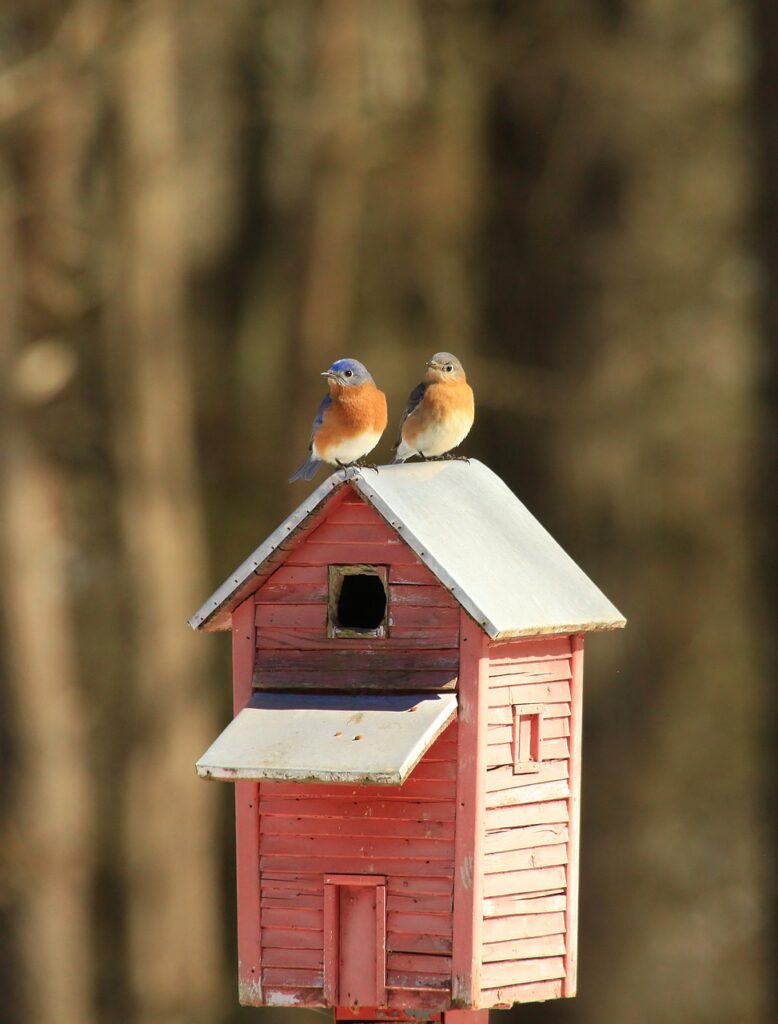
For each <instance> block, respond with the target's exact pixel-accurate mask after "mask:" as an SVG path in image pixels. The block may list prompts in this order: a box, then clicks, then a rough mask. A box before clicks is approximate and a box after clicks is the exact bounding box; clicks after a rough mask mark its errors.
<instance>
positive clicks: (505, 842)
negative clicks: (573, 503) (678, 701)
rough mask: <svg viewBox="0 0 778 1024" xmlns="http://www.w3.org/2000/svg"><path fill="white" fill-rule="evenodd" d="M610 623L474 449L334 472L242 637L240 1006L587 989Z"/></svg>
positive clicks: (446, 1014) (211, 755)
mask: <svg viewBox="0 0 778 1024" xmlns="http://www.w3.org/2000/svg"><path fill="white" fill-rule="evenodd" d="M624 621H625V620H624V619H623V617H622V616H621V615H620V613H619V612H618V611H617V610H616V609H615V608H614V607H613V605H612V604H611V603H610V602H609V601H608V600H607V598H605V597H604V595H603V594H602V593H601V592H600V591H599V590H598V589H597V588H596V587H595V586H594V584H593V583H592V582H591V581H590V580H589V579H588V578H587V577H586V576H585V575H584V573H583V572H582V571H581V570H580V569H579V568H578V566H577V565H576V564H575V563H574V562H573V561H572V560H571V559H570V558H569V557H568V555H566V554H565V552H564V551H563V550H562V548H560V546H559V545H558V544H557V543H556V542H555V541H554V540H553V539H552V537H551V536H550V535H549V534H548V533H547V532H546V530H544V529H543V527H542V526H541V525H540V523H538V521H537V520H536V519H534V518H533V516H532V515H531V514H530V513H529V512H528V511H527V509H526V508H525V507H524V505H522V503H521V502H520V501H519V500H518V499H517V498H516V497H515V496H514V495H513V494H512V493H511V491H510V490H509V489H508V488H507V487H506V485H505V484H504V483H502V481H501V480H500V479H499V478H498V477H497V476H495V474H494V473H492V472H491V471H490V470H489V469H487V468H486V467H485V466H484V465H482V464H481V463H479V462H476V461H472V462H470V463H464V462H454V461H452V462H427V463H417V464H412V465H398V466H382V467H380V470H379V471H378V472H375V471H373V470H370V469H356V468H350V469H345V470H340V471H339V472H337V473H335V474H334V475H333V476H331V477H330V478H329V479H328V480H327V481H325V482H324V483H323V484H322V485H321V486H320V487H319V488H318V489H317V490H316V491H314V492H313V493H312V494H311V495H310V497H308V498H307V499H306V500H305V501H304V502H303V503H302V505H300V507H299V508H298V509H297V510H296V511H295V512H293V513H292V514H291V515H290V516H289V518H288V519H287V520H286V521H285V522H283V523H282V524H281V525H280V526H279V527H278V529H276V530H275V532H274V533H272V534H271V535H270V537H268V539H267V540H266V541H265V542H264V543H263V544H261V545H260V547H258V548H257V550H256V551H255V552H254V553H253V554H251V555H250V556H249V557H248V559H247V560H246V561H245V562H244V563H243V564H242V565H241V566H240V567H239V568H238V569H237V570H236V571H235V572H234V573H232V575H231V576H230V577H229V579H228V580H227V581H226V582H225V583H224V584H223V585H222V586H221V587H220V588H219V589H218V590H217V591H216V592H215V594H214V595H213V596H212V597H211V598H209V599H208V601H206V603H205V604H204V605H203V607H202V608H201V609H200V611H198V612H197V613H196V614H195V615H194V616H193V618H192V619H191V620H190V624H191V625H192V626H193V628H195V629H203V630H206V631H211V630H230V631H231V632H232V642H233V668H234V680H233V685H234V707H235V717H234V719H233V720H232V722H231V723H230V724H229V725H228V726H227V728H226V729H225V730H224V732H223V733H222V734H221V735H220V736H219V737H218V738H217V739H216V740H215V742H214V743H213V745H212V746H211V747H210V749H209V750H208V751H207V752H206V753H205V754H204V755H203V756H202V758H201V759H200V760H199V761H198V762H197V771H198V773H199V774H200V775H201V776H202V777H203V778H208V779H224V780H228V781H231V782H234V783H235V788H236V808H237V810H236V816H237V858H238V872H237V879H238V881H237V884H238V933H239V938H238V945H239V961H240V963H239V977H240V999H241V1002H242V1003H247V1004H250V1005H254V1006H263V1005H265V1006H309V1007H325V1006H329V1007H334V1008H335V1017H336V1020H357V1019H358V1020H389V1019H391V1020H403V1019H413V1020H416V1021H418V1020H419V1019H420V1018H422V1019H428V1020H441V1019H442V1020H443V1021H444V1022H445V1021H446V1020H449V1022H451V1021H453V1020H454V1019H455V1018H459V1017H463V1013H462V1011H470V1012H469V1013H468V1019H467V1022H464V1020H463V1022H462V1024H480V1022H481V1020H482V1019H485V1012H486V1011H487V1010H488V1008H490V1007H509V1006H511V1005H513V1004H514V1003H523V1002H531V1001H537V1000H544V999H554V998H558V997H563V996H572V995H574V994H575V989H576V962H577V927H576V925H577V904H578V845H579V816H580V790H581V712H582V707H581V700H582V684H583V642H584V634H585V633H588V632H592V631H599V630H609V629H616V628H618V627H620V626H623V625H624Z"/></svg>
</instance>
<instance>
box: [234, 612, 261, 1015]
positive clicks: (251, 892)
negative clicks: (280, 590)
mask: <svg viewBox="0 0 778 1024" xmlns="http://www.w3.org/2000/svg"><path fill="white" fill-rule="evenodd" d="M255 647H256V637H255V626H254V602H253V600H252V599H251V598H250V597H249V598H247V599H246V600H245V601H244V602H243V603H242V604H241V605H239V606H238V607H237V608H236V609H235V611H234V613H233V616H232V679H233V709H234V713H235V714H238V712H240V711H242V710H243V708H244V707H245V706H246V704H247V703H248V702H249V700H250V699H251V680H252V674H253V668H254V651H255ZM258 803H259V784H258V783H256V782H238V783H236V784H235V848H236V858H237V864H236V876H237V896H238V978H239V986H240V990H241V991H242V992H243V991H248V992H252V993H253V994H254V996H255V997H256V998H259V999H261V987H260V984H261V967H262V963H261V943H260V928H261V909H260V899H259V895H260V894H259V857H258V853H259V817H258Z"/></svg>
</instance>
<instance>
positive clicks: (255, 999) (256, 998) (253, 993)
mask: <svg viewBox="0 0 778 1024" xmlns="http://www.w3.org/2000/svg"><path fill="white" fill-rule="evenodd" d="M238 1002H240V1003H241V1004H242V1005H243V1006H262V1004H263V1000H262V984H261V983H260V982H259V981H258V980H256V979H255V978H252V979H251V980H250V981H241V982H240V984H239V985H238Z"/></svg>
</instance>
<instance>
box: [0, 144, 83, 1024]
mask: <svg viewBox="0 0 778 1024" xmlns="http://www.w3.org/2000/svg"><path fill="white" fill-rule="evenodd" d="M40 141H41V143H43V144H44V148H45V143H46V142H53V141H54V140H53V139H51V138H50V137H49V138H46V137H45V136H44V137H43V138H41V139H40ZM53 148H54V149H55V150H56V146H54V147H53ZM60 169H62V168H60ZM64 176H65V178H66V171H65V175H64ZM49 184H54V186H55V188H56V186H61V185H63V184H64V185H65V187H66V184H67V182H66V181H64V182H63V180H62V179H59V180H57V179H56V177H55V176H54V175H52V176H51V178H50V179H49ZM38 195H39V198H40V199H41V201H42V202H45V195H41V194H40V193H39V194H38ZM24 219H25V218H24V213H23V202H22V199H21V196H20V194H19V191H18V190H17V187H16V182H15V180H14V177H13V175H12V174H11V173H10V170H9V168H8V166H7V165H5V164H4V165H2V166H0V382H1V383H0V389H1V391H0V439H1V445H0V510H1V511H0V551H1V552H2V561H3V567H4V571H3V591H2V606H3V620H4V622H3V626H4V631H3V632H4V636H5V638H6V643H5V644H4V661H5V666H6V669H7V672H8V678H9V680H10V681H11V694H10V699H9V700H8V702H7V703H8V705H9V711H10V723H11V729H9V733H10V732H11V731H12V740H11V743H12V749H13V751H14V752H15V754H16V757H15V758H14V760H13V761H12V762H11V763H10V764H6V768H8V769H11V771H10V772H9V773H6V774H5V776H4V784H7V780H8V777H9V774H10V778H11V779H12V780H13V782H14V784H15V785H14V788H13V791H12V795H11V796H10V797H9V798H8V802H9V805H10V806H9V807H8V811H7V813H9V814H10V815H12V816H13V817H12V820H13V822H14V826H13V828H4V835H5V838H6V842H7V843H8V845H9V846H10V849H6V850H5V851H4V852H5V856H4V857H3V860H4V861H5V866H6V868H7V869H8V870H7V872H6V873H5V874H6V885H7V887H8V888H7V890H6V893H5V899H6V900H7V901H8V902H9V903H11V904H12V905H13V906H14V909H15V916H16V919H17V921H18V937H17V941H18V951H17V953H16V957H15V959H16V960H17V962H18V963H19V964H20V971H19V974H18V975H17V976H16V977H15V978H13V979H12V980H11V981H10V984H9V990H10V991H8V1002H7V1004H6V1010H8V1011H10V1013H16V1014H18V1015H19V1016H22V1015H23V1016H24V1019H25V1020H26V1021H29V1022H30V1024H46V1022H49V1021H52V1020H57V1021H62V1022H63V1024H89V1022H90V1021H92V1020H93V1019H94V1012H93V992H92V971H93V948H92V939H91V915H90V884H91V879H92V871H93V868H94V860H95V850H94V815H95V806H96V801H95V788H94V781H93V778H92V777H91V773H90V765H89V758H88V756H85V752H86V750H87V746H88V745H87V735H88V726H87V722H88V712H87V708H86V704H85V698H84V693H83V690H82V689H81V687H80V685H79V679H78V665H77V653H76V644H75V629H74V626H75V608H74V602H73V599H72V595H71V593H70V580H69V571H70V567H69V564H68V563H69V560H70V551H69V540H68V536H67V530H66V525H65V515H64V510H63V504H64V491H65V488H66V482H65V479H64V477H63V474H62V472H61V471H60V468H59V467H57V466H56V464H55V463H54V462H53V461H52V460H51V459H50V457H48V453H47V452H46V451H45V450H44V449H43V448H42V446H40V445H39V444H38V442H37V440H36V438H35V436H34V429H35V426H36V425H37V422H36V421H37V419H38V418H37V417H36V416H35V405H36V404H37V402H38V401H39V400H40V399H41V398H43V397H44V396H45V391H46V388H47V386H48V385H50V384H52V383H53V384H54V385H55V386H56V378H57V377H58V376H59V374H60V373H61V371H62V369H63V364H62V361H61V358H60V357H61V356H62V352H61V351H59V355H58V349H57V347H56V343H53V342H50V343H49V344H48V346H47V344H46V343H45V342H42V343H39V345H38V348H37V351H36V350H35V349H34V348H33V349H32V350H30V349H28V350H27V352H26V363H24V362H22V358H23V357H22V356H21V354H20V350H19V342H20V328H21V324H22V319H23V314H22V296H23V295H24V296H25V297H26V298H28V299H32V298H35V297H38V295H36V292H37V289H36V284H40V277H39V276H38V275H43V274H45V272H46V269H47V267H46V264H47V262H48V260H53V261H54V263H55V265H56V262H57V260H58V258H61V257H62V255H63V253H62V250H61V248H60V247H59V246H58V244H57V243H58V241H61V239H57V237H56V233H55V232H51V231H49V230H48V225H47V224H46V222H45V220H44V219H43V218H41V220H39V221H38V222H37V223H35V224H34V225H31V226H30V227H31V230H28V231H27V233H26V244H25V245H22V243H21V238H22V234H23V233H22V224H23V221H24ZM36 276H38V280H37V281H36ZM66 361H67V360H66ZM28 402H29V403H30V405H31V406H32V408H31V407H30V405H28V404H27V403H28ZM9 739H11V737H10V736H9ZM6 956H14V954H13V952H12V950H10V949H8V951H7V952H6V948H5V946H3V959H5V958H6ZM4 968H5V965H4ZM4 1001H5V997H4Z"/></svg>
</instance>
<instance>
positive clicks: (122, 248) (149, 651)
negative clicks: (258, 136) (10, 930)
mask: <svg viewBox="0 0 778 1024" xmlns="http://www.w3.org/2000/svg"><path fill="white" fill-rule="evenodd" d="M178 36H179V24H178V21H177V17H176V7H175V5H174V4H171V3H157V4H153V5H145V6H142V7H140V8H139V9H138V10H137V11H136V14H135V17H134V19H133V20H132V22H131V24H130V25H129V26H127V31H126V33H125V36H124V39H123V41H122V42H123V44H122V52H121V54H120V55H119V58H118V66H117V77H116V91H117V108H118V132H119V152H120V154H121V161H120V163H119V165H118V167H117V175H116V185H117V204H118V206H117V224H116V228H117V237H116V245H115V247H111V248H112V251H111V252H110V265H111V268H112V271H113V273H110V272H109V275H108V277H107V279H106V298H107V307H108V318H109V319H108V323H109V329H108V331H107V333H106V339H107V341H108V343H109V348H108V353H107V354H108V359H109V365H110V371H111V377H112V381H111V384H112V391H113V395H114V398H115V409H116V416H115V420H114V430H115V436H116V443H117V465H118V467H119V503H120V506H119V507H120V515H121V524H122V529H123V534H124V541H125V544H126V555H127V558H128V564H129V567H130V573H129V575H130V581H131V586H132V626H131V628H132V636H133V639H134V644H133V653H132V662H133V665H134V673H135V676H134V685H133V688H132V693H131V694H128V698H129V699H128V709H127V710H128V712H129V715H130V721H131V722H132V725H133V728H134V733H135V743H134V744H133V748H132V751H131V757H130V762H129V764H128V765H127V773H128V774H127V783H128V790H127V804H126V807H127V817H126V822H125V831H124V840H125V849H126V857H127V870H128V878H127V897H126V898H127V904H128V908H129V921H128V924H129V938H130V944H129V950H130V973H131V979H132V984H133V986H134V994H135V1002H136V1007H137V1020H139V1021H141V1022H148V1024H164V1022H173V1021H183V1020H187V1021H194V1020H203V1021H211V1020H212V1018H213V1013H214V1010H215V998H216V995H217V992H218V981H219V969H220V966H221V955H220V948H221V923H220V919H219V912H218V904H219V903H220V902H221V893H220V891H219V885H218V874H217V870H216V868H217V863H218V860H217V848H216V844H215V842H214V824H215V820H214V798H215V793H214V792H213V790H212V789H211V788H210V787H206V786H203V785H202V783H200V781H199V780H198V779H197V777H196V774H195V772H194V770H193V767H192V764H193V761H194V760H195V759H196V757H197V756H198V754H199V753H200V752H201V751H202V749H205V747H207V746H208V744H209V743H210V741H211V739H212V738H213V735H214V732H215V728H214V723H213V719H212V713H211V709H210V706H209V700H208V695H207V691H206V676H205V672H204V669H205V665H206V663H207V661H206V657H204V654H203V652H202V651H201V650H200V649H199V648H198V647H197V646H196V644H197V643H198V639H197V638H195V637H194V636H193V635H192V634H191V633H190V632H189V631H188V630H187V629H186V620H187V618H188V616H189V615H190V614H191V613H192V610H193V609H194V608H196V607H197V606H198V604H199V603H200V601H201V600H202V595H203V594H204V593H206V582H205V571H204V566H205V551H204V536H203V523H202V506H201V498H200V494H199V490H198V486H197V473H196V469H195V455H194V447H193V442H194V419H193V415H194V408H193V404H194V399H193V394H192V383H191V368H190V362H189V359H188V356H187V313H186V288H187V274H188V263H187V241H188V236H187V232H186V217H187V215H188V211H187V209H186V203H185V194H184V192H183V191H182V188H181V181H182V176H183V173H184V168H185V155H184V149H183V146H182V140H181V128H180V122H181V110H180V105H181V103H182V97H181V94H180V89H179V76H180V73H181V63H180V62H181V51H180V48H179V39H178ZM163 895H164V898H161V897H163Z"/></svg>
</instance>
